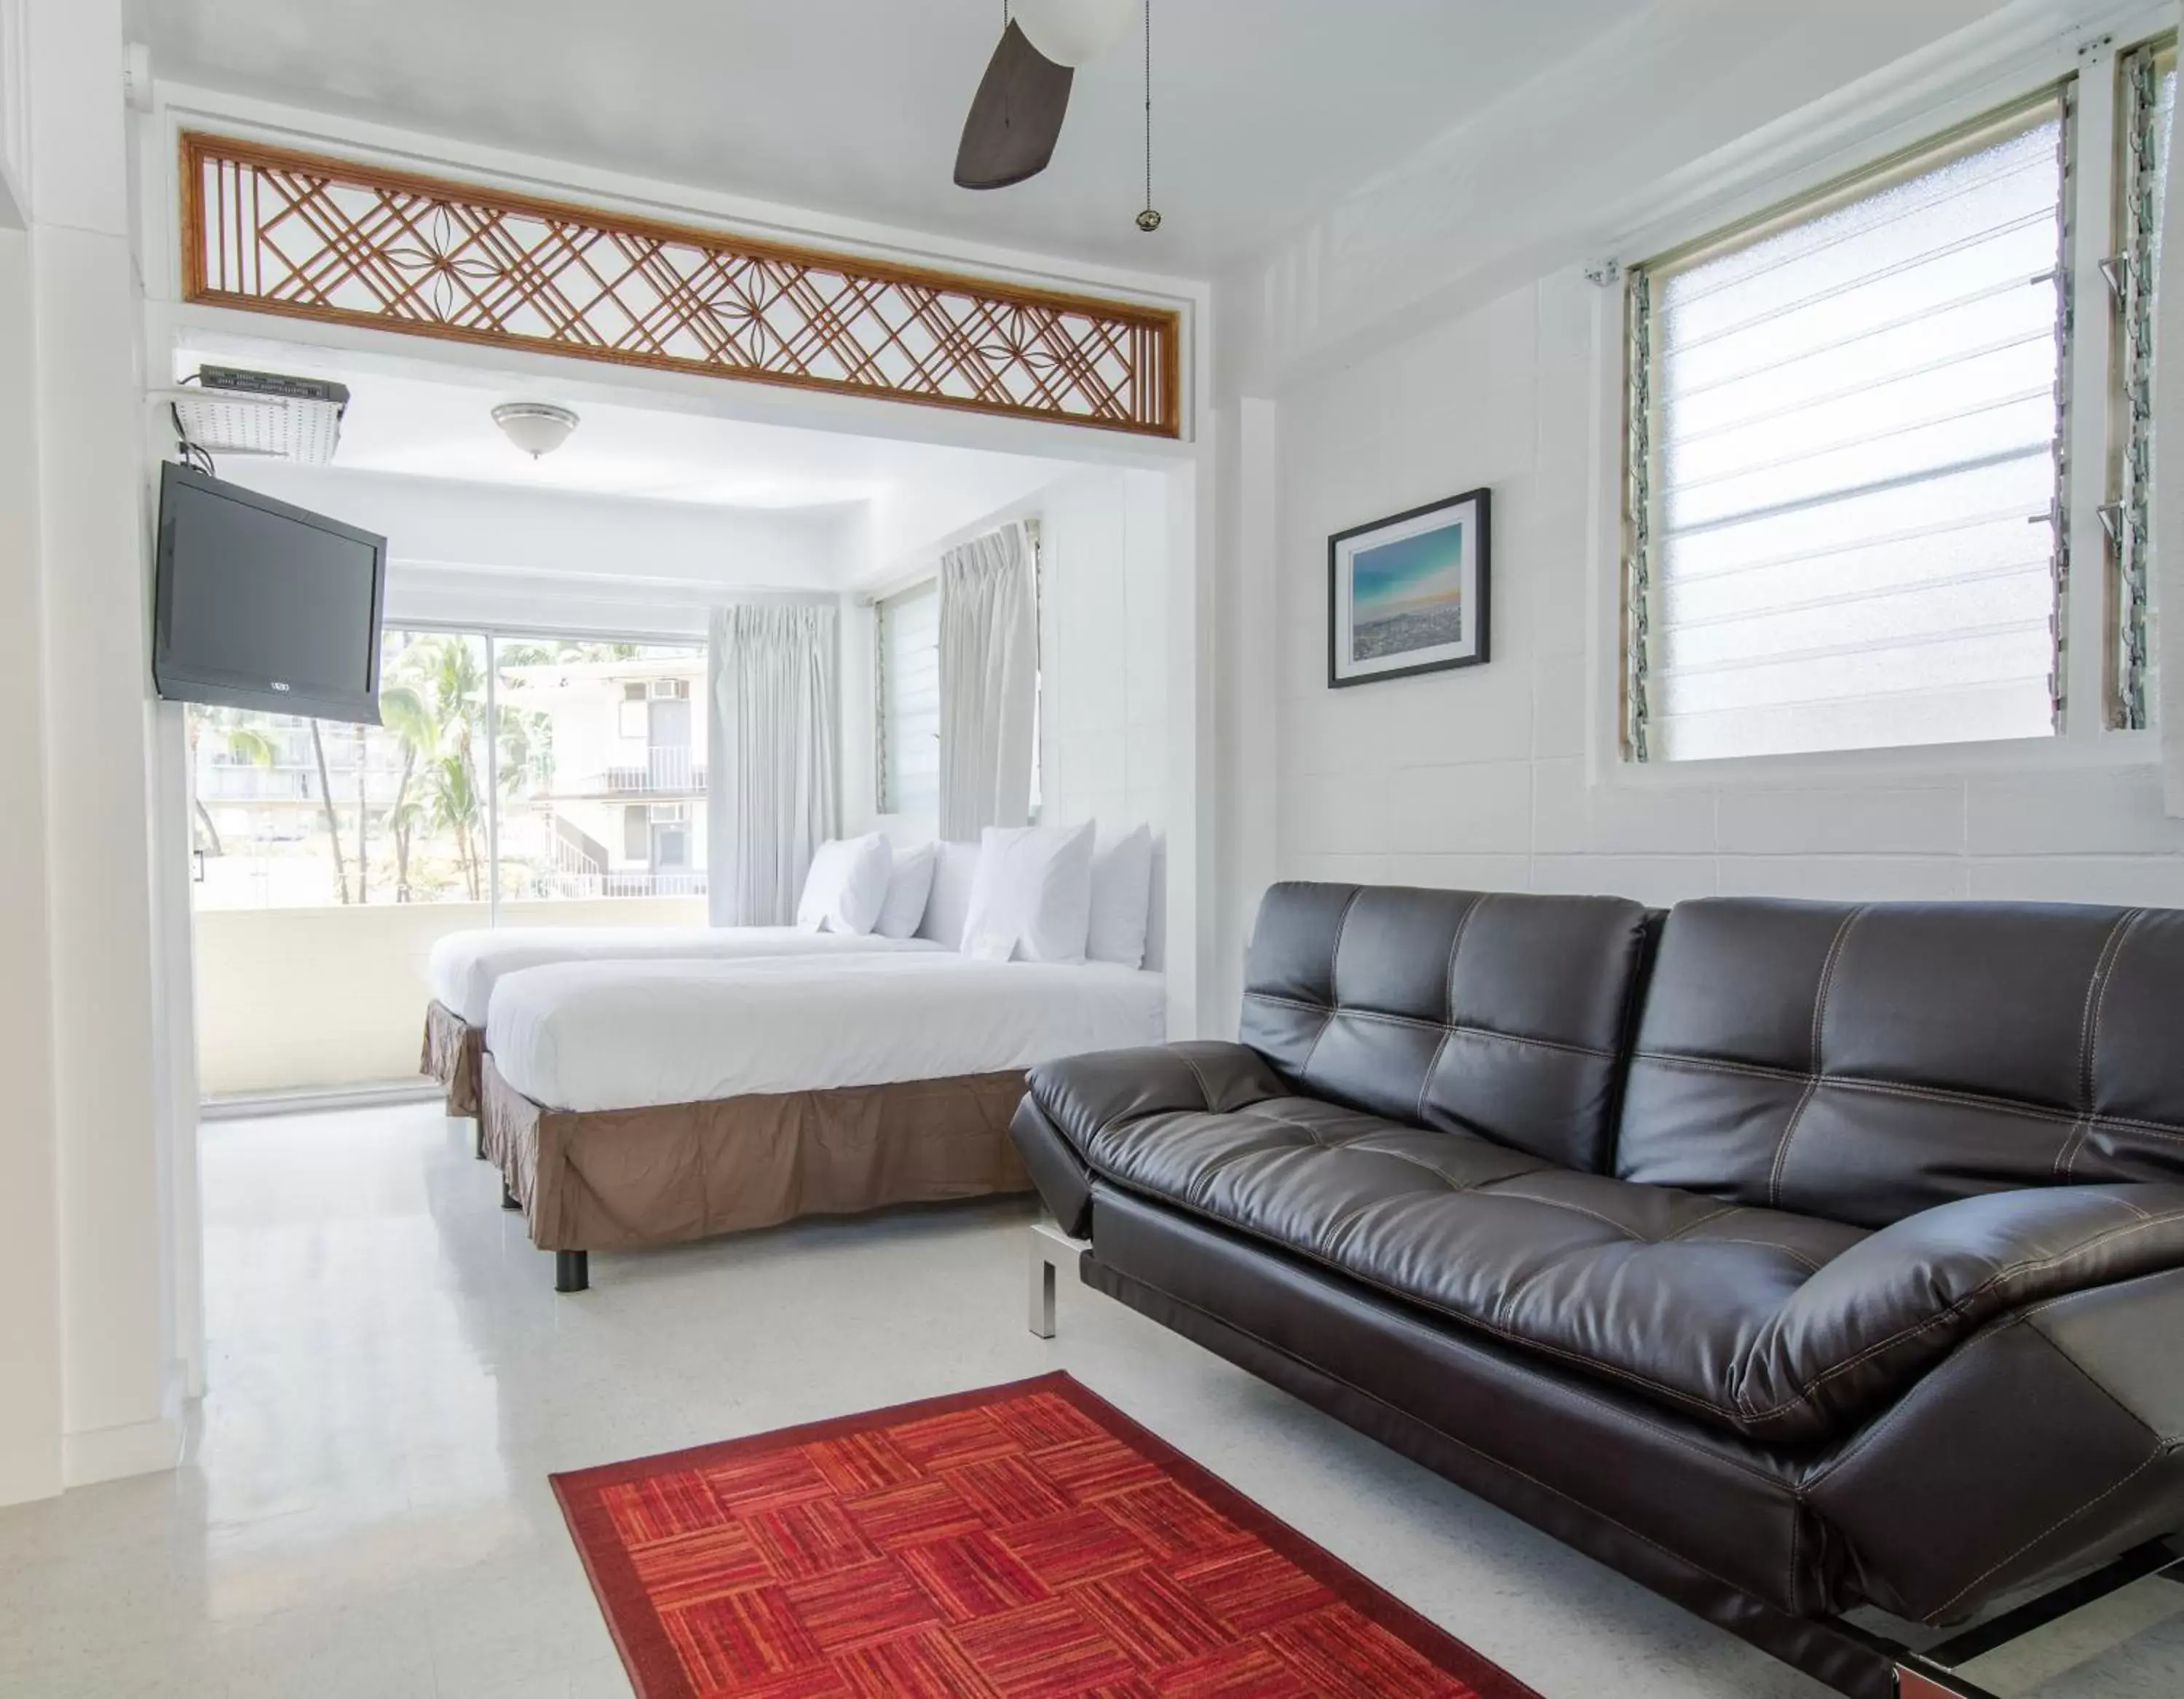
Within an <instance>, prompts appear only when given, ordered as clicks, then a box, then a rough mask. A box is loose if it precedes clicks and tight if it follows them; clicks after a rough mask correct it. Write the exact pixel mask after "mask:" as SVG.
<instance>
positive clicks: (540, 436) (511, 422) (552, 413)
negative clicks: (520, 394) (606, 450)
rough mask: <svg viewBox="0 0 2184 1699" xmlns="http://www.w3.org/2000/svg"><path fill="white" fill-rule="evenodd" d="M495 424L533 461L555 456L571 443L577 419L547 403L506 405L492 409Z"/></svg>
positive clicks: (526, 402)
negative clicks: (565, 445) (570, 434)
mask: <svg viewBox="0 0 2184 1699" xmlns="http://www.w3.org/2000/svg"><path fill="white" fill-rule="evenodd" d="M577 422H578V421H577V415H576V414H575V413H574V412H572V411H571V409H568V408H566V407H556V406H554V404H552V403H550V402H545V401H504V402H502V403H501V404H500V405H499V406H498V407H496V408H494V409H493V423H494V424H496V425H498V426H500V432H501V435H503V436H504V437H507V438H508V440H509V441H510V442H511V443H515V446H516V447H517V448H521V449H522V450H523V452H524V453H525V454H528V455H530V456H531V458H532V460H538V459H539V458H541V457H542V456H543V455H547V454H552V453H553V452H554V450H555V449H556V448H560V446H561V445H562V444H563V443H565V442H567V441H568V440H569V433H570V432H571V431H573V430H575V429H576V428H577Z"/></svg>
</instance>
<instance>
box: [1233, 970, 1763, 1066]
mask: <svg viewBox="0 0 2184 1699" xmlns="http://www.w3.org/2000/svg"><path fill="white" fill-rule="evenodd" d="M1244 996H1245V1000H1247V1001H1250V1002H1257V1003H1279V1005H1282V1007H1284V1008H1285V1009H1302V1010H1304V1011H1306V1012H1307V1013H1309V1014H1314V1015H1324V1016H1327V1017H1334V1016H1336V1015H1346V1016H1348V1017H1350V1018H1351V1019H1352V1020H1354V1021H1379V1022H1383V1023H1384V1024H1385V1025H1388V1026H1391V1027H1415V1028H1418V1030H1419V1031H1420V1032H1427V1033H1440V1034H1442V1036H1443V1037H1444V1038H1445V1039H1447V1038H1454V1037H1455V1036H1456V1035H1457V1034H1458V1033H1462V1034H1463V1035H1464V1036H1465V1037H1467V1038H1474V1039H1503V1040H1505V1041H1506V1042H1507V1043H1509V1044H1529V1045H1530V1046H1531V1047H1532V1048H1533V1049H1535V1050H1560V1051H1562V1052H1563V1053H1564V1054H1565V1055H1568V1056H1591V1057H1592V1058H1594V1059H1595V1060H1596V1061H1614V1060H1615V1052H1614V1051H1613V1050H1598V1049H1596V1048H1595V1047H1594V1046H1592V1045H1591V1044H1568V1043H1565V1042H1564V1041H1563V1039H1535V1038H1534V1037H1532V1036H1531V1035H1530V1034H1529V1033H1504V1032H1501V1031H1499V1030H1497V1029H1496V1028H1492V1027H1474V1026H1448V1025H1446V1024H1445V1023H1443V1022H1440V1021H1429V1020H1425V1019H1424V1018H1422V1017H1419V1016H1417V1015H1398V1014H1396V1013H1395V1012H1394V1011H1392V1010H1388V1009H1360V1008H1356V1007H1353V1006H1352V1005H1348V1004H1345V1005H1341V1006H1340V1007H1328V1006H1324V1005H1321V1004H1318V1003H1307V1001H1305V1000H1304V999H1302V998H1301V997H1281V996H1277V995H1276V994H1274V993H1273V992H1271V991H1246V992H1245V994H1244ZM1803 1077H1804V1076H1803V1075H1802V1074H1800V1075H1798V1076H1797V1078H1801V1079H1802V1078H1803Z"/></svg>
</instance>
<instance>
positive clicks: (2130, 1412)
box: [2024, 1292, 2177, 1446]
mask: <svg viewBox="0 0 2184 1699" xmlns="http://www.w3.org/2000/svg"><path fill="white" fill-rule="evenodd" d="M2081 1295H2082V1294H2081V1293H2076V1292H2072V1293H2070V1294H2069V1295H2068V1296H2067V1297H2064V1298H2050V1299H2048V1301H2047V1302H2045V1303H2043V1304H2036V1305H2035V1306H2033V1307H2032V1308H2031V1309H2029V1310H2027V1311H2026V1312H2025V1317H2024V1319H2025V1322H2026V1323H2028V1324H2031V1323H2033V1319H2034V1317H2037V1316H2040V1315H2042V1314H2044V1313H2046V1312H2048V1311H2049V1310H2052V1309H2053V1308H2055V1307H2056V1306H2058V1305H2059V1304H2063V1303H2065V1302H2067V1301H2069V1298H2075V1297H2079V1296H2081ZM2032 1331H2033V1332H2034V1333H2036V1334H2039V1335H2040V1338H2041V1340H2042V1343H2044V1344H2045V1345H2047V1347H2048V1350H2050V1351H2053V1352H2054V1353H2055V1355H2056V1356H2059V1357H2061V1358H2062V1359H2063V1361H2064V1362H2067V1363H2068V1364H2070V1367H2071V1368H2074V1369H2075V1370H2077V1372H2078V1373H2079V1376H2080V1377H2081V1379H2083V1380H2084V1381H2085V1383H2086V1384H2087V1385H2088V1386H2090V1387H2092V1389H2093V1390H2095V1391H2096V1392H2098V1393H2099V1394H2100V1395H2101V1396H2102V1397H2103V1398H2105V1399H2107V1400H2108V1401H2109V1403H2111V1404H2113V1405H2114V1406H2115V1407H2116V1408H2117V1409H2118V1410H2120V1411H2121V1412H2123V1414H2124V1415H2125V1416H2126V1418H2129V1419H2130V1420H2131V1421H2132V1422H2135V1423H2137V1424H2138V1426H2140V1427H2141V1428H2143V1429H2146V1433H2147V1434H2148V1437H2149V1438H2151V1439H2152V1440H2153V1442H2154V1443H2155V1444H2156V1445H2157V1446H2174V1445H2176V1443H2177V1441H2176V1439H2175V1438H2174V1437H2173V1436H2171V1435H2169V1434H2158V1433H2156V1432H2154V1430H2153V1429H2152V1428H2150V1427H2148V1426H2147V1421H2146V1418H2145V1417H2143V1416H2142V1415H2140V1414H2139V1413H2138V1412H2137V1411H2136V1410H2134V1409H2132V1408H2131V1406H2130V1405H2128V1404H2126V1403H2125V1402H2124V1401H2123V1400H2122V1399H2121V1398H2120V1397H2119V1396H2117V1395H2116V1392H2115V1390H2114V1388H2113V1387H2111V1386H2110V1385H2109V1384H2108V1383H2107V1382H2106V1381H2104V1380H2103V1379H2101V1378H2100V1377H2099V1376H2098V1375H2097V1374H2095V1373H2093V1372H2092V1370H2091V1369H2090V1368H2087V1367H2086V1366H2085V1364H2084V1363H2082V1362H2079V1361H2078V1359H2077V1358H2076V1357H2075V1356H2071V1355H2070V1352H2069V1351H2065V1350H2064V1349H2063V1346H2062V1344H2061V1342H2060V1341H2059V1340H2057V1339H2056V1337H2055V1336H2054V1335H2053V1334H2051V1333H2049V1332H2048V1330H2047V1329H2045V1328H2042V1327H2039V1326H2037V1325H2034V1326H2033V1327H2032Z"/></svg>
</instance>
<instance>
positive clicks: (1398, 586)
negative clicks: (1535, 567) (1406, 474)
mask: <svg viewBox="0 0 2184 1699" xmlns="http://www.w3.org/2000/svg"><path fill="white" fill-rule="evenodd" d="M1487 507H1488V494H1487V492H1486V491H1485V490H1483V489H1482V490H1474V491H1472V492H1471V493H1469V494H1468V495H1460V496H1452V497H1451V498H1450V499H1448V500H1446V501H1439V502H1435V503H1434V504H1432V505H1431V506H1429V507H1421V508H1413V509H1412V510H1411V511H1410V512H1408V513H1399V514H1396V515H1394V517H1392V518H1390V519H1382V520H1376V521H1373V523H1372V524H1370V525H1361V526H1357V527H1355V528H1354V529H1352V530H1349V531H1343V532H1336V533H1335V535H1334V536H1333V537H1330V538H1328V539H1327V574H1328V586H1327V604H1328V608H1327V611H1328V671H1327V682H1328V683H1329V686H1330V687H1335V688H1340V686H1342V685H1346V684H1363V683H1365V682H1368V681H1369V680H1372V679H1375V678H1401V677H1408V676H1409V675H1411V674H1412V673H1418V672H1439V671H1442V670H1443V669H1445V668H1447V667H1451V666H1477V665H1478V664H1479V662H1480V661H1483V660H1485V659H1486V654H1487V649H1486V636H1487V584H1488V577H1487V558H1488V539H1487V531H1488V521H1487Z"/></svg>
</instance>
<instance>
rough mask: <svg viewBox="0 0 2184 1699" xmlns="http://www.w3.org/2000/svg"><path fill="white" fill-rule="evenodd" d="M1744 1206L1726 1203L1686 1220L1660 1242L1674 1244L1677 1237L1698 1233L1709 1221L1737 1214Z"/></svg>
mask: <svg viewBox="0 0 2184 1699" xmlns="http://www.w3.org/2000/svg"><path fill="white" fill-rule="evenodd" d="M1743 1207H1744V1206H1743V1205H1742V1204H1724V1205H1723V1206H1721V1207H1720V1208H1719V1209H1718V1210H1714V1211H1712V1212H1709V1213H1708V1214H1706V1215H1702V1216H1701V1217H1699V1218H1698V1219H1697V1221H1687V1222H1685V1223H1684V1224H1683V1225H1682V1226H1681V1227H1680V1228H1677V1229H1676V1230H1675V1231H1674V1233H1672V1234H1669V1236H1668V1237H1667V1238H1666V1239H1662V1240H1661V1241H1659V1242H1660V1243H1661V1244H1663V1245H1671V1244H1674V1242H1675V1241H1676V1240H1677V1239H1681V1238H1682V1237H1683V1236H1684V1235H1685V1234H1687V1233H1697V1231H1698V1230H1699V1229H1700V1228H1702V1227H1704V1226H1705V1225H1706V1224H1707V1223H1708V1222H1710V1221H1719V1220H1720V1219H1721V1218H1722V1217H1724V1216H1725V1215H1735V1214H1736V1212H1737V1211H1739V1210H1741V1209H1742V1208H1743Z"/></svg>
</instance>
